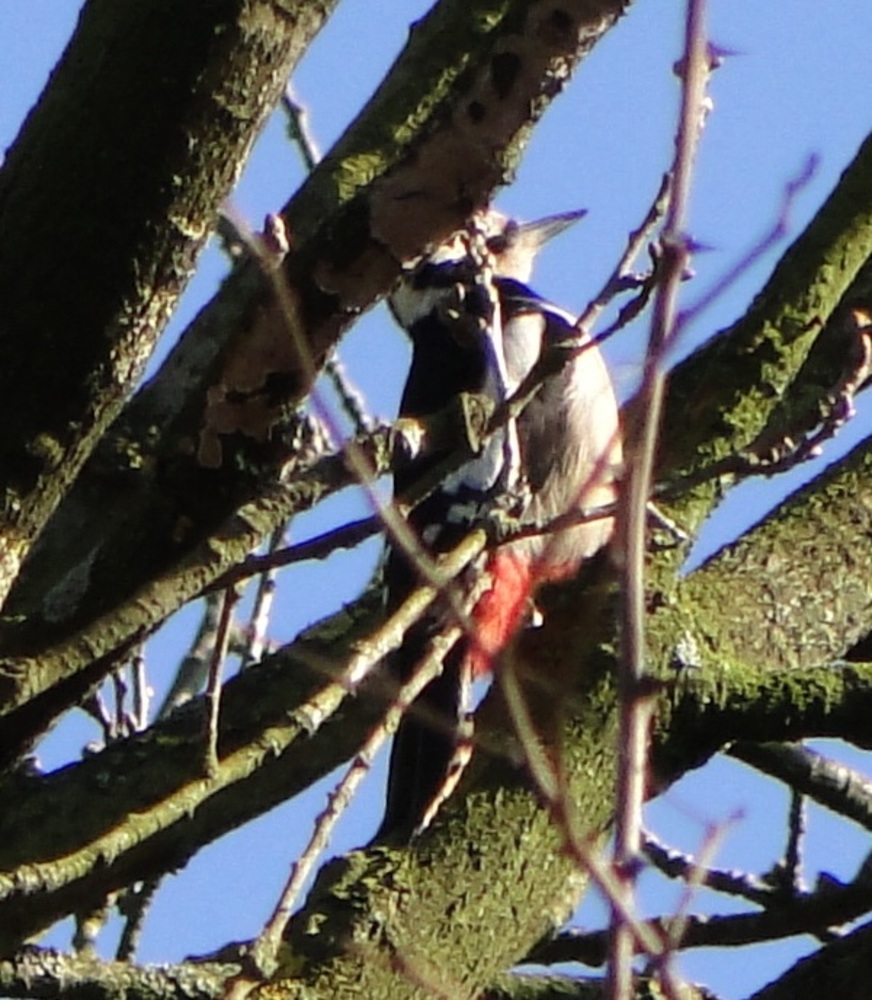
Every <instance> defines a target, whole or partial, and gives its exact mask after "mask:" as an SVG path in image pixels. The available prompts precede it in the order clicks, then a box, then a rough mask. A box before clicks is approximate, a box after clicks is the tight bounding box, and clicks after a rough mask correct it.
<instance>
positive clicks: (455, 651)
mask: <svg viewBox="0 0 872 1000" xmlns="http://www.w3.org/2000/svg"><path fill="white" fill-rule="evenodd" d="M584 214H585V213H584V212H583V211H574V212H564V213H561V214H558V215H552V216H548V217H546V218H544V219H539V220H538V221H536V222H528V223H521V222H519V221H517V220H515V219H512V218H509V217H507V216H506V215H504V214H502V213H501V212H499V211H498V210H497V209H495V208H492V207H488V208H486V209H482V210H480V211H478V212H477V213H475V214H474V215H473V217H472V218H471V220H470V221H469V223H468V224H467V226H466V227H465V228H464V229H462V230H459V231H458V232H456V233H454V234H453V235H452V236H451V237H449V238H448V239H447V240H446V241H445V242H443V243H442V244H441V245H440V246H438V247H437V248H436V249H435V250H434V251H433V252H432V253H430V254H429V255H427V256H426V257H424V258H423V259H422V260H420V261H419V262H418V263H417V264H416V265H415V266H414V267H413V269H411V270H410V272H409V273H407V274H405V275H404V276H403V277H402V279H401V281H400V283H399V285H398V286H397V287H396V288H395V289H394V291H393V292H392V294H391V295H390V297H389V300H388V302H389V307H390V309H391V312H392V313H393V315H394V318H395V319H396V321H397V322H398V324H399V325H400V326H401V327H402V328H403V330H404V331H405V332H406V334H407V335H408V337H409V339H410V340H411V345H412V358H411V364H410V367H409V372H408V376H407V379H406V383H405V386H404V389H403V392H402V397H401V401H400V407H399V414H400V416H401V417H415V418H422V417H427V416H429V415H431V414H434V413H436V412H438V411H439V410H440V409H442V408H443V407H445V406H446V405H448V404H449V403H450V402H451V400H452V399H453V398H454V397H456V396H457V395H458V394H459V393H464V392H465V393H483V394H484V395H486V396H489V397H490V398H491V400H492V401H493V402H494V403H495V404H499V403H502V402H505V401H506V400H507V399H508V398H509V397H511V395H512V393H514V392H515V390H516V389H517V388H518V387H519V386H520V384H521V383H522V382H523V380H524V378H525V377H526V376H527V374H528V373H529V372H530V370H531V369H532V368H533V365H534V364H535V363H536V361H537V359H538V358H539V357H540V354H541V353H542V351H543V349H545V348H546V347H547V346H548V345H549V343H552V342H555V341H561V342H562V341H566V340H567V339H568V338H570V337H571V338H573V344H574V345H575V346H577V347H578V348H579V350H578V351H575V352H573V355H572V356H571V358H570V360H569V361H568V362H567V363H566V364H565V365H564V366H563V368H562V369H561V370H560V371H559V373H558V374H556V375H555V376H553V377H551V378H548V379H547V380H545V381H544V382H543V383H542V385H541V386H540V387H539V389H538V391H537V393H536V394H535V395H534V396H533V398H532V399H531V400H530V401H529V402H528V404H527V406H526V407H525V408H524V409H523V411H522V412H521V414H520V416H519V417H517V419H516V420H514V421H510V422H508V423H507V424H506V425H504V426H503V427H502V428H500V429H499V430H498V431H497V432H496V433H495V434H494V435H493V436H492V437H491V438H490V439H489V441H488V442H487V444H486V447H485V448H484V450H483V452H482V453H481V454H480V455H478V456H476V457H475V458H473V459H471V460H470V461H468V462H467V463H466V464H464V465H463V466H461V468H460V469H458V470H457V471H455V472H453V473H452V474H450V475H449V476H447V477H446V478H445V479H444V480H443V481H442V482H441V483H440V485H439V487H438V488H437V489H436V490H435V491H434V492H433V493H431V494H430V495H429V496H428V497H427V498H426V499H425V500H424V501H423V502H421V503H420V504H419V505H418V506H417V507H415V508H414V509H413V510H412V512H411V513H410V515H409V522H410V525H411V527H412V528H413V529H414V530H415V531H416V532H417V535H418V537H419V538H420V539H421V540H422V541H423V542H424V543H425V545H426V546H427V547H428V548H429V551H430V552H432V553H434V554H436V553H439V552H443V551H447V550H448V549H450V548H451V547H453V546H454V545H456V544H457V543H458V542H459V541H460V539H461V538H462V537H463V535H464V534H465V533H466V532H467V531H468V530H469V524H470V521H471V520H472V519H474V517H475V513H476V512H477V511H481V510H483V509H486V507H487V504H488V503H494V502H499V498H500V497H501V496H509V497H510V498H514V499H513V501H512V502H513V503H514V504H515V508H516V509H515V510H513V513H515V514H517V516H518V517H519V518H520V519H521V520H522V521H526V520H532V521H536V522H537V523H547V522H549V521H550V520H551V519H553V518H555V517H558V516H560V515H563V514H567V513H571V512H572V511H575V510H579V509H585V510H588V509H592V508H599V507H604V506H607V505H609V504H612V503H614V501H615V496H616V482H617V477H618V474H619V468H620V463H621V439H620V429H619V418H618V406H617V402H616V399H615V393H614V390H613V387H612V382H611V378H610V376H609V372H608V369H607V367H606V364H605V361H604V360H603V357H602V355H601V354H600V352H599V350H598V349H597V347H596V346H595V345H594V344H592V343H591V341H590V338H589V337H588V336H587V335H586V334H584V333H583V332H581V331H579V330H578V329H577V328H576V326H575V320H574V318H573V317H572V316H571V315H570V314H569V313H567V312H565V311H564V310H562V309H560V308H559V307H557V306H555V305H553V304H552V303H550V302H548V301H546V300H545V299H543V298H542V297H541V296H539V295H537V294H536V292H534V291H533V290H532V289H531V288H530V287H529V285H528V284H527V282H528V281H529V279H530V276H531V274H532V270H533V265H534V262H535V259H536V255H537V253H538V252H539V250H540V249H541V248H542V246H543V245H544V244H545V243H546V242H547V241H548V240H550V239H551V238H552V237H554V236H556V235H557V234H558V233H560V232H562V231H563V230H565V229H566V228H567V227H568V226H570V225H571V224H572V223H573V222H575V221H576V220H577V219H579V218H581V217H582V216H583V215H584ZM445 458H446V452H440V451H436V452H433V453H425V454H423V455H421V456H420V457H417V458H414V459H412V460H411V461H410V462H408V463H407V464H405V465H400V467H398V468H397V469H396V470H395V473H394V489H395V493H397V494H402V493H403V492H404V491H405V490H407V489H408V488H409V487H410V486H411V485H412V484H413V483H414V482H415V481H416V480H417V479H418V478H419V477H421V476H423V475H425V474H426V473H428V472H429V471H430V470H432V469H433V468H434V466H436V465H437V464H438V463H440V462H441V461H443V460H444V459H445ZM517 508H519V509H517ZM612 527H613V523H612V519H611V518H610V517H608V516H603V517H600V518H599V519H595V520H591V521H588V522H586V523H581V524H576V525H574V526H572V527H569V528H566V529H562V530H559V531H555V532H551V533H541V534H538V535H531V536H529V537H524V538H519V539H516V540H514V541H511V542H509V543H508V544H505V545H503V546H500V547H498V548H495V549H493V550H492V551H489V552H487V554H486V556H485V559H484V565H481V566H479V567H478V568H477V570H478V571H479V572H484V573H486V574H487V576H488V578H489V580H490V587H489V589H487V590H485V592H484V593H483V594H481V596H480V597H479V598H478V600H477V603H476V604H475V605H474V607H473V609H472V612H471V619H472V623H473V626H474V629H475V632H474V639H470V637H469V636H468V635H466V636H463V637H461V638H460V639H459V640H458V641H457V643H456V644H455V645H454V647H453V648H452V649H451V651H450V652H449V653H448V655H447V656H446V657H445V661H444V664H443V669H442V673H441V674H440V675H439V676H438V677H436V678H435V679H434V680H433V681H431V682H430V683H429V685H428V686H427V687H426V688H425V690H424V691H423V693H422V694H421V695H420V696H419V698H418V700H417V701H416V703H415V704H414V705H413V706H412V708H411V710H410V711H408V712H406V713H405V714H404V715H403V717H402V719H401V720H400V723H399V726H398V729H397V732H396V734H395V736H394V741H393V745H392V749H391V757H390V765H389V776H388V783H387V792H386V804H385V812H384V818H383V820H382V823H381V826H380V827H379V830H378V833H377V835H376V836H377V839H385V838H393V839H401V840H405V839H409V838H410V837H412V836H414V835H416V834H418V833H420V832H421V831H422V830H423V829H425V828H426V826H427V825H428V824H429V823H430V821H431V820H432V818H433V815H434V814H435V811H436V809H437V808H438V807H439V806H440V805H441V803H442V801H444V798H445V797H446V796H447V794H448V791H449V790H450V788H451V787H452V786H453V784H454V783H456V777H457V771H458V769H459V766H460V765H459V764H458V762H457V761H456V760H455V758H456V757H458V747H459V746H460V743H461V741H462V737H461V733H462V732H464V731H465V724H466V692H467V689H468V687H469V683H468V682H469V678H470V676H472V677H480V676H483V675H485V674H487V673H488V672H489V670H490V668H491V666H492V664H493V662H495V654H496V653H498V651H499V650H500V649H502V648H503V647H504V646H505V645H506V643H507V642H508V641H509V640H510V639H511V637H512V635H513V634H514V632H515V631H516V630H517V629H518V627H519V626H520V625H522V624H524V623H526V622H529V621H530V620H531V619H532V618H533V614H532V595H533V594H534V592H535V590H536V588H537V587H538V586H539V585H541V584H542V583H545V582H551V581H558V580H562V579H566V578H568V577H571V576H573V575H574V574H575V573H576V572H577V571H578V569H579V567H580V566H581V565H582V563H584V562H585V560H588V559H590V558H591V557H592V556H593V555H595V554H596V553H597V552H598V551H599V550H600V549H602V548H603V547H604V546H605V545H606V544H607V542H608V541H609V538H610V536H611V533H612ZM385 583H386V594H387V605H388V609H389V610H394V609H396V607H398V606H399V604H400V603H401V602H402V600H403V599H404V598H405V597H406V596H408V594H409V593H411V591H412V590H413V589H414V588H415V587H416V586H417V585H418V584H419V580H418V574H417V572H416V569H415V566H414V565H413V562H412V560H411V559H410V558H409V557H408V555H407V554H406V553H405V552H404V551H403V550H402V548H401V547H399V546H394V547H393V548H390V549H389V552H388V556H387V560H386V568H385ZM444 623H445V622H444V615H443V618H442V619H440V618H439V617H438V615H434V616H431V617H429V618H427V617H425V618H424V619H422V620H421V621H419V622H418V623H416V624H415V625H413V626H412V627H411V628H410V629H409V630H408V631H407V633H406V636H405V638H404V641H403V643H402V645H401V647H400V648H399V649H398V650H396V651H395V652H394V653H393V654H391V656H390V661H389V670H390V672H391V673H390V675H391V676H392V677H393V678H394V679H395V681H396V682H397V683H403V682H405V681H406V680H408V678H409V677H410V676H411V675H412V673H413V672H414V670H415V667H416V666H417V664H418V663H419V662H420V661H421V659H422V658H423V656H424V655H425V651H426V649H427V645H428V642H429V641H430V640H431V639H432V638H433V636H434V635H435V634H437V632H438V631H439V629H440V628H441V627H443V626H444ZM467 735H468V734H467ZM452 770H453V771H454V774H453V775H452Z"/></svg>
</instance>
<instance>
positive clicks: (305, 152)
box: [282, 81, 321, 173]
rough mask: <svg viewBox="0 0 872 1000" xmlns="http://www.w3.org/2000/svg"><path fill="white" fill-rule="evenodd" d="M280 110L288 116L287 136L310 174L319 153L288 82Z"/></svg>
mask: <svg viewBox="0 0 872 1000" xmlns="http://www.w3.org/2000/svg"><path fill="white" fill-rule="evenodd" d="M282 108H284V111H285V114H287V116H288V136H289V137H290V139H291V142H293V144H294V145H295V146H296V147H297V149H298V150H299V152H300V156H301V157H302V159H303V166H304V167H305V168H306V172H307V173H311V172H312V171H313V170H314V169H315V167H317V166H318V161H319V160H320V159H321V153H320V151H319V150H318V146H317V144H316V143H315V140H314V139H313V138H312V133H311V132H310V131H309V120H308V115H307V113H306V109H305V108H304V107H303V105H302V104H299V103H298V102H297V99H296V97H295V96H294V90H293V87H292V85H291V83H290V81H289V82H288V85H287V86H286V87H285V92H284V94H282Z"/></svg>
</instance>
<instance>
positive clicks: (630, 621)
mask: <svg viewBox="0 0 872 1000" xmlns="http://www.w3.org/2000/svg"><path fill="white" fill-rule="evenodd" d="M704 15H705V3H704V0H688V6H687V17H686V22H685V43H684V56H683V59H682V63H681V78H682V91H681V113H680V116H679V122H678V130H677V135H676V142H675V159H674V161H673V167H672V170H671V171H670V174H671V176H672V198H671V199H670V203H669V206H668V208H667V212H666V219H665V224H664V231H663V237H662V240H661V259H660V262H659V267H658V270H659V282H658V287H657V292H656V294H655V299H654V314H653V317H652V323H651V335H650V339H649V343H648V348H647V351H646V355H645V362H644V369H643V376H642V384H641V387H640V389H639V392H638V394H637V397H636V399H635V400H634V401H633V404H632V414H631V416H630V419H629V420H628V422H627V433H626V443H627V447H626V454H627V459H626V461H627V475H626V477H625V480H624V482H623V488H622V490H621V494H620V500H619V504H618V522H617V541H618V558H619V561H620V584H621V594H622V598H623V600H622V612H621V617H622V621H621V651H620V658H619V665H618V693H619V700H620V722H619V736H618V740H619V752H618V761H619V763H618V783H617V790H616V801H617V803H618V810H617V815H616V824H615V864H616V872H617V876H618V878H617V881H618V885H619V888H620V891H621V901H622V903H623V906H622V909H623V910H625V911H627V910H630V911H631V910H633V908H634V897H635V879H636V870H635V865H636V860H637V858H638V854H639V848H640V843H641V816H642V802H643V798H644V793H645V761H646V755H647V741H648V728H649V720H650V711H651V698H650V696H648V695H646V693H645V692H644V687H643V678H644V673H645V638H644V616H645V572H644V569H645V535H646V532H645V528H646V505H647V503H648V500H649V498H650V494H651V485H652V478H653V466H654V454H655V449H656V443H657V435H658V431H659V427H660V418H661V411H662V407H663V398H664V392H665V379H666V373H665V367H664V357H665V354H666V351H667V350H668V348H669V346H670V345H671V342H672V337H673V334H674V326H675V319H676V312H677V298H678V290H679V286H680V283H681V280H682V277H683V275H684V273H685V271H686V268H687V264H688V261H689V258H690V251H689V247H688V241H687V239H686V237H685V219H686V214H687V206H688V201H689V197H690V185H691V179H692V170H693V163H694V159H695V155H696V148H697V144H698V140H699V136H700V131H701V126H702V121H703V117H702V116H703V109H704V102H705V88H706V83H707V80H708V77H709V74H710V72H711V65H710V63H709V58H708V52H707V48H706V40H705V29H704ZM610 950H611V955H610V961H609V994H610V997H611V1000H630V997H631V996H632V990H633V982H632V981H633V976H632V960H633V952H634V939H633V935H632V933H631V932H630V930H629V929H628V928H627V926H626V922H625V920H624V919H623V918H622V917H621V916H620V914H619V913H618V912H617V910H616V909H615V908H613V915H612V922H611V945H610Z"/></svg>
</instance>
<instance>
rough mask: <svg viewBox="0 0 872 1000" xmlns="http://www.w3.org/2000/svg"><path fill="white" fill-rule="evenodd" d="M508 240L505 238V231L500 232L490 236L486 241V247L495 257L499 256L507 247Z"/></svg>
mask: <svg viewBox="0 0 872 1000" xmlns="http://www.w3.org/2000/svg"><path fill="white" fill-rule="evenodd" d="M508 246H509V242H508V240H507V239H506V236H505V233H500V234H499V235H497V236H491V237H490V238H489V239H488V241H487V248H488V250H489V251H490V253H492V254H493V255H494V256H495V257H499V256H500V254H503V253H505V252H506V250H507V249H508Z"/></svg>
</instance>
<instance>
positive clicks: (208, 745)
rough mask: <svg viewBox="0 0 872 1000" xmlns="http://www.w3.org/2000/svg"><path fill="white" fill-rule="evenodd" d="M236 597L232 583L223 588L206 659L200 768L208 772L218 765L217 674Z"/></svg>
mask: <svg viewBox="0 0 872 1000" xmlns="http://www.w3.org/2000/svg"><path fill="white" fill-rule="evenodd" d="M238 600H239V594H238V593H237V592H236V590H235V589H234V588H233V587H228V588H227V590H225V591H224V598H223V600H222V602H221V615H220V617H219V619H218V628H217V631H216V635H215V646H214V648H213V650H212V656H211V658H210V661H209V676H208V679H207V682H206V692H205V696H206V714H205V720H206V739H205V745H204V771H205V773H206V775H208V776H210V777H211V776H212V775H213V774H214V773H215V772H216V771H217V769H218V713H219V712H220V710H221V674H222V672H223V667H224V660H225V658H226V657H227V647H228V645H229V643H230V625H231V622H232V621H233V609H234V608H235V607H236V602H237V601H238Z"/></svg>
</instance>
